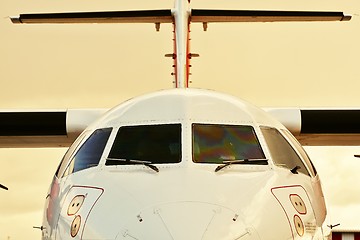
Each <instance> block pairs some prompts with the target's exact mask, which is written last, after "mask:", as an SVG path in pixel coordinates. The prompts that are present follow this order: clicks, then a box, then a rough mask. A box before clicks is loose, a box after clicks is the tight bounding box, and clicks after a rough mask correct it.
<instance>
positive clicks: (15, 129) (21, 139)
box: [0, 109, 106, 148]
mask: <svg viewBox="0 0 360 240" xmlns="http://www.w3.org/2000/svg"><path fill="white" fill-rule="evenodd" d="M105 111H106V109H56V110H41V109H39V110H16V111H13V110H0V148H43V147H69V146H70V145H71V144H72V143H73V142H74V140H75V139H76V138H77V136H79V134H80V133H81V132H82V131H84V129H85V128H86V127H87V126H89V125H90V124H91V123H92V122H94V121H95V120H96V119H98V118H99V117H100V116H101V115H102V114H103V113H104V112H105Z"/></svg>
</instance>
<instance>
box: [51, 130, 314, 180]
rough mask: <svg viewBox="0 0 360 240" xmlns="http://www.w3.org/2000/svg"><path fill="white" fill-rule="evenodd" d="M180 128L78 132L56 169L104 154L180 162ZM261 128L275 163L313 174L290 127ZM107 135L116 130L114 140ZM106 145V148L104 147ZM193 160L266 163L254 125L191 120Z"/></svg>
mask: <svg viewBox="0 0 360 240" xmlns="http://www.w3.org/2000/svg"><path fill="white" fill-rule="evenodd" d="M183 128H184V129H187V127H182V125H181V124H180V123H172V124H153V125H130V126H121V127H119V128H117V129H114V128H101V129H97V130H95V131H94V132H93V133H91V134H90V135H89V137H88V138H87V139H85V138H86V137H84V136H80V137H79V139H78V140H77V143H75V144H74V146H73V147H71V148H70V149H69V150H68V152H67V153H66V155H65V156H64V159H63V161H62V164H61V165H60V167H59V169H58V171H57V175H58V177H63V176H67V175H69V174H71V173H75V172H78V171H81V170H84V169H88V168H91V167H96V166H98V165H99V163H100V160H101V158H102V157H103V158H105V166H114V165H136V164H145V165H146V164H151V165H157V164H177V163H180V162H181V161H182V155H183V154H182V145H183V144H182V142H187V141H184V139H182V136H183V135H184V134H183ZM260 131H261V137H262V138H263V139H264V141H265V143H266V149H267V151H269V153H270V156H271V159H272V162H273V164H274V165H276V166H279V167H283V168H287V169H289V170H292V169H294V168H297V169H296V171H298V172H300V173H303V174H305V175H308V176H315V175H316V172H315V169H314V168H313V165H312V163H311V161H310V159H309V158H308V156H307V155H306V153H305V151H303V149H302V148H301V146H300V145H299V146H297V145H296V142H295V141H293V144H295V146H294V147H293V146H292V144H290V142H289V140H288V138H291V137H292V136H291V134H290V133H288V132H287V131H283V132H280V131H279V130H277V129H275V128H271V127H260ZM112 132H113V133H112ZM83 135H86V134H83ZM111 135H114V137H113V140H112V142H110V141H109V139H110V136H111ZM185 135H186V134H185ZM107 145H108V146H107ZM106 146H107V147H108V148H109V149H110V150H109V151H108V152H107V153H106V151H104V150H105V147H106ZM103 153H104V154H105V155H106V156H103ZM191 160H192V162H193V163H195V164H217V165H219V164H229V165H230V164H234V163H236V164H242V165H268V164H269V161H268V158H267V157H266V155H265V153H264V149H263V147H262V146H261V143H260V141H259V137H258V135H257V134H256V132H255V129H254V127H253V126H249V125H230V124H209V123H206V124H204V123H192V124H191ZM155 168H156V167H155ZM156 169H157V168H156Z"/></svg>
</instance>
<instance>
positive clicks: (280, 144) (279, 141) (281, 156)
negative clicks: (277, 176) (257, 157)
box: [261, 127, 310, 176]
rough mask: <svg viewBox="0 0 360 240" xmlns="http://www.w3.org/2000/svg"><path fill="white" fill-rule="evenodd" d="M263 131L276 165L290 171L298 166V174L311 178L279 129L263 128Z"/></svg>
mask: <svg viewBox="0 0 360 240" xmlns="http://www.w3.org/2000/svg"><path fill="white" fill-rule="evenodd" d="M261 131H262V133H263V135H264V138H265V141H266V143H267V145H268V148H269V151H270V155H271V157H272V159H273V161H274V164H275V165H277V166H280V167H284V168H288V169H293V168H295V167H296V166H298V167H300V168H299V169H298V170H297V171H298V172H301V173H303V174H306V175H308V176H310V174H309V172H308V170H307V169H306V167H305V165H304V162H303V161H302V160H301V158H300V156H299V155H298V154H297V153H296V151H295V150H294V149H293V148H292V146H291V145H290V143H289V142H288V141H287V140H286V139H285V137H284V136H283V135H282V134H281V133H280V132H279V131H278V130H277V129H275V128H269V127H261Z"/></svg>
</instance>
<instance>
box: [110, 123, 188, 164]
mask: <svg viewBox="0 0 360 240" xmlns="http://www.w3.org/2000/svg"><path fill="white" fill-rule="evenodd" d="M136 161H145V162H149V163H153V164H163V163H178V162H180V161H181V124H160V125H140V126H124V127H121V128H120V129H119V131H118V133H117V135H116V138H115V141H114V144H113V146H112V148H111V150H110V153H109V156H108V159H107V161H106V163H105V165H122V164H134V163H135V162H136Z"/></svg>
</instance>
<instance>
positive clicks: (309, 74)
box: [0, 0, 360, 240]
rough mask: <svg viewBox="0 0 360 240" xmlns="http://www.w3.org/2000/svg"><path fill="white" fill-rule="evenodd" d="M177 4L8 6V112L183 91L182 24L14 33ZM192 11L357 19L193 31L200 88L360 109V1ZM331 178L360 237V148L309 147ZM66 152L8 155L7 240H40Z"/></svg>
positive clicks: (266, 103)
mask: <svg viewBox="0 0 360 240" xmlns="http://www.w3.org/2000/svg"><path fill="white" fill-rule="evenodd" d="M172 7H173V2H172V1H164V0H162V1H160V0H153V1H149V0H146V1H145V0H122V1H115V0H101V1H85V0H78V1H70V0H63V1H46V0H32V1H28V0H11V1H10V0H4V1H1V2H0V84H1V88H0V89H1V94H0V108H3V109H9V108H10V109H44V108H46V109H64V108H111V107H113V106H115V105H117V104H119V103H121V102H123V101H124V100H126V99H128V98H131V97H134V96H139V95H141V94H144V93H148V92H151V91H155V90H160V89H167V88H171V87H172V80H173V79H172V76H171V75H170V73H171V71H172V68H171V66H172V61H171V59H169V58H165V57H164V55H165V54H167V53H172V44H173V43H172V26H171V25H161V30H160V32H156V31H155V26H153V25H152V24H109V25H102V24H98V25H91V24H85V25H13V24H12V23H11V22H10V20H9V18H8V16H12V15H18V14H20V13H37V12H66V11H99V10H108V11H115V10H131V9H164V8H172ZM192 7H193V8H218V9H263V10H332V11H344V12H345V13H348V14H351V15H353V19H352V20H351V21H350V22H322V23H231V24H229V23H228V24H209V28H208V31H207V32H203V31H202V25H201V24H193V25H192V26H191V29H192V32H191V38H192V41H191V48H192V52H194V53H199V54H200V58H195V59H193V60H192V66H193V67H192V69H191V71H192V77H191V80H192V84H191V85H190V86H191V87H195V88H206V89H214V90H217V91H220V92H225V93H228V94H231V95H234V96H237V97H239V98H242V99H245V100H247V101H249V102H252V103H253V104H255V105H258V106H261V107H318V108H320V107H349V108H356V107H357V108H360V95H359V89H360V81H359V80H360V1H359V0H348V1H341V0H315V1H314V0H302V1H300V0H294V1H286V2H285V1H282V0H272V1H260V0H241V1H239V0H236V1H235V0H226V1H215V0H193V1H192ZM306 149H307V150H308V152H309V154H310V156H311V158H312V160H313V161H314V163H315V166H316V167H317V169H318V172H319V174H320V177H321V178H322V182H323V188H324V192H325V196H326V200H327V204H328V212H329V216H328V220H327V221H328V222H329V223H330V221H331V223H332V224H336V223H341V225H340V227H339V228H345V229H349V228H356V229H360V221H359V219H358V215H359V214H360V187H359V186H358V183H359V182H360V174H358V171H359V170H360V159H356V158H354V157H353V155H354V154H360V148H359V147H311V148H309V147H308V148H306ZM65 151H66V149H0V166H1V167H0V183H1V184H4V185H6V186H7V187H9V191H4V190H1V189H0V240H7V239H8V237H10V239H12V240H13V239H16V240H21V239H40V235H41V234H40V231H39V230H33V229H32V227H33V226H41V223H42V208H43V204H44V201H45V197H46V193H47V189H48V187H49V184H50V181H51V179H52V176H53V174H54V172H55V169H56V167H57V165H58V164H59V161H60V160H61V158H62V155H63V154H64V152H65Z"/></svg>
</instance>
